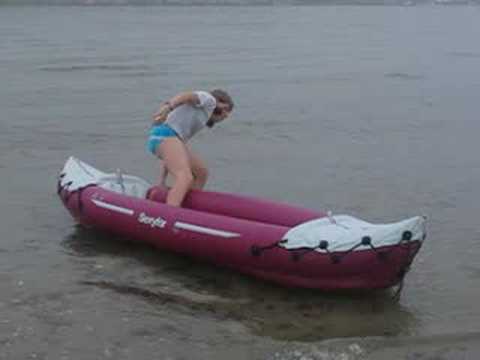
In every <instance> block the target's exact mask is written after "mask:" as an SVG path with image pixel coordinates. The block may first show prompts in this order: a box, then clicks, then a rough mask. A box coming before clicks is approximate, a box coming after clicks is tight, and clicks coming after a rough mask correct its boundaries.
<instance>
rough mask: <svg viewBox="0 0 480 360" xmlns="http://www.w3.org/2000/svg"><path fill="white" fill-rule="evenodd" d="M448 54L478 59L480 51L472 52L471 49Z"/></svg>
mask: <svg viewBox="0 0 480 360" xmlns="http://www.w3.org/2000/svg"><path fill="white" fill-rule="evenodd" d="M448 55H450V56H453V57H459V58H469V59H478V58H480V53H476V52H470V51H451V52H449V53H448Z"/></svg>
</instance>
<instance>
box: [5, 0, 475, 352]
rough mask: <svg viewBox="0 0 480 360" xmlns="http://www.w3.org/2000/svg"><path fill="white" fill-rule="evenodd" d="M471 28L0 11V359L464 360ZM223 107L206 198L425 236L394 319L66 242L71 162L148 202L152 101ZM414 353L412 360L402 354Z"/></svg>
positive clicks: (351, 303)
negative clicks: (420, 220) (231, 109)
mask: <svg viewBox="0 0 480 360" xmlns="http://www.w3.org/2000/svg"><path fill="white" fill-rule="evenodd" d="M479 16H480V9H479V8H478V7H468V6H464V7H434V6H424V7H362V6H358V7H347V6H340V7H335V6H329V7H219V8H216V7H108V8H102V7H85V8H83V7H18V8H17V7H0V40H1V41H0V79H1V82H0V109H1V115H0V173H1V176H0V184H1V186H0V199H1V205H0V206H1V207H0V210H1V217H0V227H1V229H2V235H1V237H0V239H1V240H0V358H1V359H104V358H105V359H108V358H114V359H117V360H121V359H133V358H135V359H148V360H150V359H225V358H228V359H230V360H234V359H301V358H302V359H360V358H372V359H373V358H378V359H382V358H383V359H384V358H405V359H409V358H412V356H417V358H422V359H424V358H425V359H426V358H431V357H432V356H437V358H462V359H464V358H465V359H466V358H469V359H470V358H472V359H473V358H475V359H476V358H478V355H479V354H480V350H479V347H480V346H479V345H478V344H479V343H480V326H479V324H480V307H479V306H478V300H479V298H480V290H479V289H480V247H479V243H480V230H479V228H478V214H479V212H480V201H479V199H480V190H479V187H478V185H479V184H480V158H479V156H478V144H479V142H478V136H479V134H480V123H479V121H478V99H479V95H478V94H479V93H480V75H479V72H478V69H479V68H480V42H478V34H480V21H479ZM217 86H220V87H225V88H227V89H228V90H229V91H230V92H231V93H232V94H233V96H234V98H235V100H236V103H237V107H236V110H235V113H234V115H233V117H232V118H231V119H230V120H228V122H226V123H224V124H223V125H222V126H219V127H217V128H215V129H214V130H213V131H212V132H209V131H205V133H202V134H200V135H199V136H198V138H197V139H195V141H194V142H193V143H192V147H193V148H194V149H195V150H196V151H197V152H199V153H200V154H201V155H202V156H203V157H204V158H205V159H206V160H207V162H208V164H209V166H210V168H211V173H212V175H211V180H210V182H209V185H208V187H209V189H215V190H224V191H231V192H239V193H244V194H251V195H257V196H262V197H266V198H271V199H276V200H280V201H286V202H290V203H294V204H298V205H303V206H307V207H311V208H314V209H330V210H332V211H333V212H335V213H349V214H352V215H355V216H358V217H360V218H363V219H365V220H367V221H372V222H386V221H395V220H399V219H402V218H403V217H407V216H413V215H417V214H426V215H428V216H429V218H430V220H429V236H428V241H427V242H426V243H425V246H424V248H423V249H422V250H421V252H420V254H419V256H418V257H417V259H416V261H415V263H414V266H413V269H412V271H411V272H410V273H409V274H408V276H407V279H406V284H405V288H404V291H403V294H402V297H401V299H400V301H399V302H394V301H392V300H391V299H390V294H389V293H388V292H387V293H385V292H382V293H375V294H352V295H331V294H323V293H319V292H315V291H305V290H288V289H283V288H279V287H276V286H273V285H269V284H265V283H261V282H258V281H255V280H252V279H250V278H245V277H243V276H239V275H237V274H234V273H232V272H229V271H225V270H221V269H216V268H213V267H211V266H208V265H204V264H198V263H195V262H192V261H191V260H189V259H185V258H182V257H178V256H175V255H172V254H167V253H162V252H159V251H157V250H154V249H151V248H149V247H143V246H135V245H129V244H125V243H119V242H118V241H116V240H117V239H115V238H112V237H109V236H106V235H103V234H98V233H95V232H91V231H87V230H85V229H82V228H80V227H77V226H76V225H75V224H74V222H73V220H72V219H71V217H70V216H69V215H68V214H67V212H66V211H65V210H64V208H63V207H62V205H61V203H60V201H59V200H58V199H57V197H56V194H55V181H56V176H57V173H58V171H59V170H60V168H61V167H62V165H63V162H64V161H65V160H66V158H67V157H68V156H70V155H75V156H77V157H79V158H80V159H82V160H84V161H86V162H88V163H91V164H92V165H95V166H97V167H99V168H101V169H105V170H115V169H116V168H118V167H119V168H122V169H123V170H124V171H125V172H128V173H133V174H137V175H140V176H142V177H144V178H145V179H147V180H149V181H152V182H153V181H155V178H156V176H157V172H158V164H157V163H156V161H155V159H154V158H153V157H152V156H151V155H149V154H147V153H146V152H145V149H144V140H145V131H146V129H147V127H148V123H149V118H150V114H151V112H152V111H153V110H155V108H156V106H157V103H158V101H160V100H162V99H165V98H167V97H169V96H171V95H173V94H174V93H175V92H177V91H180V90H184V89H192V88H193V89H203V88H206V89H210V88H213V87H217ZM412 349H414V350H412Z"/></svg>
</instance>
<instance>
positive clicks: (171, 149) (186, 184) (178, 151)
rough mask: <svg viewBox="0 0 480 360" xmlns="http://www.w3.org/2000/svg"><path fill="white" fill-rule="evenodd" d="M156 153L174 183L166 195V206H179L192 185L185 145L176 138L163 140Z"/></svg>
mask: <svg viewBox="0 0 480 360" xmlns="http://www.w3.org/2000/svg"><path fill="white" fill-rule="evenodd" d="M157 152H158V154H157V155H159V156H160V157H161V158H162V159H163V161H164V163H165V166H166V168H167V170H168V172H169V173H170V174H172V175H173V177H174V181H173V185H172V187H171V188H170V190H169V192H168V195H167V204H168V205H172V206H181V205H182V201H183V199H184V197H185V195H186V193H187V192H188V190H189V189H190V188H191V187H192V185H193V174H192V169H191V167H190V156H189V152H188V150H187V148H186V147H185V144H184V143H183V142H182V141H181V140H180V139H179V138H177V137H168V138H166V139H163V141H162V142H161V143H160V145H159V146H158V148H157Z"/></svg>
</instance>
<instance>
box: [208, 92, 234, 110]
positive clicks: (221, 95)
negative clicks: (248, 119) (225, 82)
mask: <svg viewBox="0 0 480 360" xmlns="http://www.w3.org/2000/svg"><path fill="white" fill-rule="evenodd" d="M210 94H212V96H213V97H214V98H215V100H217V101H219V102H222V103H224V104H228V106H229V108H230V111H232V110H233V106H234V103H233V100H232V98H231V97H230V95H229V94H228V93H227V92H226V91H225V90H222V89H215V90H212V91H210Z"/></svg>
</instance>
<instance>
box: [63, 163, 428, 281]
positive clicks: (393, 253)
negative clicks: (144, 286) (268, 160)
mask: <svg viewBox="0 0 480 360" xmlns="http://www.w3.org/2000/svg"><path fill="white" fill-rule="evenodd" d="M58 194H59V196H60V198H61V200H62V201H63V203H64V205H65V207H66V208H67V209H68V211H69V212H70V213H71V215H72V216H73V217H74V218H75V219H76V220H77V221H78V222H79V223H81V224H83V225H85V226H89V227H94V228H98V229H102V230H106V231H109V232H111V233H114V234H118V235H121V236H122V237H125V238H128V239H132V240H136V241H141V242H146V243H150V244H152V245H154V246H156V247H158V248H161V249H165V250H169V251H174V252H177V253H181V254H185V255H188V256H191V257H195V258H198V259H200V260H205V261H208V262H212V263H214V264H217V265H220V266H224V267H228V268H232V269H235V270H238V271H240V272H242V273H244V274H249V275H253V276H255V277H257V278H260V279H264V280H268V281H273V282H276V283H278V284H282V285H285V286H295V287H306V288H318V289H323V290H335V289H375V288H387V287H390V286H393V285H396V284H398V283H399V282H400V281H401V280H402V279H403V277H404V275H405V274H406V272H407V271H408V269H409V267H410V265H411V263H412V261H413V258H414V257H415V255H416V254H417V252H418V250H419V249H420V247H421V245H422V242H423V240H424V239H425V236H426V232H425V219H424V217H421V216H416V217H412V218H409V219H406V220H403V221H400V222H395V223H390V224H371V223H368V222H365V221H363V220H360V219H357V218H355V217H352V216H348V215H331V214H326V213H324V212H320V211H312V210H309V209H304V208H301V207H296V206H291V205H286V204H281V203H278V202H274V201H268V200H262V199H257V198H253V197H247V196H241V195H234V194H228V193H219V192H212V191H195V190H194V191H191V192H190V193H189V194H188V196H187V198H186V199H185V202H184V206H183V207H182V208H175V207H171V206H168V205H166V204H165V203H164V200H165V197H166V189H164V188H160V187H152V186H151V184H149V183H148V182H146V181H145V180H143V179H141V178H139V177H136V176H132V175H124V174H121V173H119V172H117V173H105V172H102V171H100V170H98V169H95V168H94V167H92V166H90V165H87V164H85V163H84V162H82V161H80V160H78V159H76V158H73V157H71V158H69V159H68V160H67V162H66V164H65V166H64V168H63V170H62V172H61V173H60V176H59V180H58ZM147 195H148V198H149V200H147Z"/></svg>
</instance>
